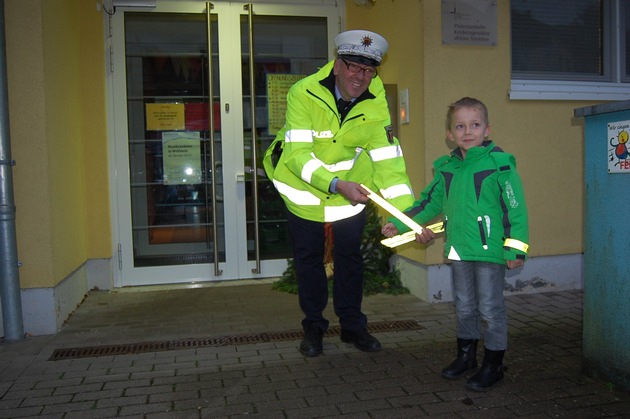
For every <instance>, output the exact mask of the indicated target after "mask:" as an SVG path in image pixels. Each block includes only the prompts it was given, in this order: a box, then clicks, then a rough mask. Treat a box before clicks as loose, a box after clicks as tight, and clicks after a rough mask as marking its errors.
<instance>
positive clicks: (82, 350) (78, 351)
mask: <svg viewBox="0 0 630 419" xmlns="http://www.w3.org/2000/svg"><path fill="white" fill-rule="evenodd" d="M421 328H422V326H420V325H419V324H418V322H416V321H414V320H398V321H391V322H378V323H371V324H369V325H368V331H369V332H370V333H383V332H399V331H405V330H419V329H421ZM339 332H340V328H339V326H333V327H330V328H329V329H328V331H327V332H326V336H328V337H330V336H338V335H339ZM302 336H303V334H302V331H301V330H294V331H287V332H272V333H252V334H246V335H230V336H219V337H214V338H192V339H179V340H167V341H159V342H140V343H123V344H119V345H101V346H84V347H79V348H61V349H55V351H54V352H53V353H52V355H51V356H50V358H49V359H48V360H49V361H59V360H62V359H76V358H90V357H99V356H113V355H128V354H140V353H147V352H162V351H174V350H179V349H192V348H208V347H218V346H230V345H247V344H254V343H265V342H285V341H291V340H300V339H302Z"/></svg>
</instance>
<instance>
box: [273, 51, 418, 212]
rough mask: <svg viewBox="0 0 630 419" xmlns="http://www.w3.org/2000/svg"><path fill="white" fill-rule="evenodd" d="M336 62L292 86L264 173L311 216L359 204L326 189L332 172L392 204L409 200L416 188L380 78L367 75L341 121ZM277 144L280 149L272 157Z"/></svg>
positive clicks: (406, 203)
mask: <svg viewBox="0 0 630 419" xmlns="http://www.w3.org/2000/svg"><path fill="white" fill-rule="evenodd" d="M333 63H334V62H333V61H331V62H329V63H328V64H326V65H325V66H324V67H322V68H321V69H320V70H319V71H318V72H317V73H315V74H313V75H311V76H308V77H306V78H304V79H302V80H300V81H298V82H297V83H296V84H295V85H293V86H292V87H291V89H290V90H289V93H288V95H287V114H286V124H285V126H284V128H283V129H281V130H280V131H279V132H278V134H277V135H276V138H275V140H274V141H273V143H272V144H271V145H270V146H269V148H268V149H267V151H266V152H265V157H264V160H263V164H264V167H265V171H266V173H267V176H268V177H269V179H272V180H273V184H274V186H275V187H276V189H277V190H278V192H279V193H280V195H281V196H282V198H283V199H284V202H285V204H286V206H287V208H288V209H289V211H291V212H292V213H293V214H295V215H297V216H298V217H301V218H304V219H307V220H311V221H318V222H332V221H337V220H342V219H345V218H348V217H351V216H353V215H356V214H358V213H359V212H360V211H361V210H362V209H363V208H364V205H361V204H359V205H356V206H353V205H351V203H350V202H349V201H348V200H347V199H346V198H345V197H344V196H343V195H342V194H334V193H331V192H330V191H329V187H330V183H331V181H332V180H333V179H334V178H335V177H338V178H339V179H341V180H346V181H354V182H358V183H362V184H364V185H366V186H368V187H369V188H370V189H372V190H374V191H377V190H378V191H379V192H380V193H381V195H382V196H383V197H384V198H385V199H387V200H388V201H389V202H390V203H391V204H392V205H394V206H396V207H397V208H399V209H401V210H402V209H406V208H408V207H409V206H411V204H412V203H413V201H414V196H413V191H412V189H411V185H410V183H409V178H408V177H407V173H406V167H405V161H404V160H403V154H402V150H401V148H400V144H399V142H398V139H397V138H395V137H394V136H393V133H392V127H391V121H390V115H389V110H388V107H387V101H386V99H385V88H384V87H383V83H382V81H381V79H380V78H379V77H378V76H377V77H375V78H374V79H372V82H371V84H370V86H369V89H368V90H367V91H366V92H365V93H364V94H363V95H361V96H360V97H359V98H358V99H357V103H356V104H355V105H354V106H353V107H352V108H351V109H350V111H349V113H348V115H347V116H346V117H345V119H344V120H343V122H342V121H341V118H340V115H339V112H338V111H337V106H336V102H335V97H334V94H333V93H332V91H331V88H332V89H334V76H333V75H332V69H333ZM331 83H332V85H331ZM277 145H278V146H281V147H282V154H281V155H280V157H279V160H278V161H277V162H275V161H273V160H274V159H272V156H274V149H276V146H277ZM276 150H277V149H276Z"/></svg>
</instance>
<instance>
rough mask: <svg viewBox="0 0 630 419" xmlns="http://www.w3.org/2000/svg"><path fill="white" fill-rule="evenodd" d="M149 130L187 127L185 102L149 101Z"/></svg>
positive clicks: (182, 128) (147, 117)
mask: <svg viewBox="0 0 630 419" xmlns="http://www.w3.org/2000/svg"><path fill="white" fill-rule="evenodd" d="M145 106H146V119H147V131H173V130H184V129H186V118H185V113H184V104H183V103H147V104H146V105H145Z"/></svg>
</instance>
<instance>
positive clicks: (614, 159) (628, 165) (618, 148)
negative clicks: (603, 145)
mask: <svg viewBox="0 0 630 419" xmlns="http://www.w3.org/2000/svg"><path fill="white" fill-rule="evenodd" d="M629 132H630V120H628V121H619V122H610V123H609V124H608V173H630V151H629V150H628V136H629Z"/></svg>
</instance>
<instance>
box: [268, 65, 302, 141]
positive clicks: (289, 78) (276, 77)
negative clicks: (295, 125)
mask: <svg viewBox="0 0 630 419" xmlns="http://www.w3.org/2000/svg"><path fill="white" fill-rule="evenodd" d="M304 77H306V75H305V74H267V98H268V99H267V100H268V104H267V109H268V111H267V112H268V115H269V135H275V134H276V133H277V132H278V130H279V129H280V128H282V127H283V126H284V119H285V116H286V113H287V93H288V92H289V89H290V88H291V86H293V85H294V84H295V82H296V81H298V80H300V79H303V78H304Z"/></svg>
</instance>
